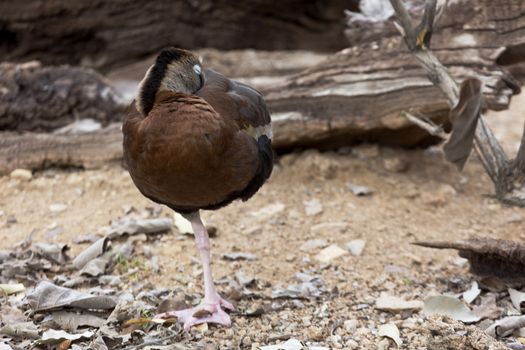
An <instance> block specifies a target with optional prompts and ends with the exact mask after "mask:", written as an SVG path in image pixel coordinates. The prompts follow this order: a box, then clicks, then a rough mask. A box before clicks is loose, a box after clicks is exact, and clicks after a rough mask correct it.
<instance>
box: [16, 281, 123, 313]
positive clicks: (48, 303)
mask: <svg viewBox="0 0 525 350" xmlns="http://www.w3.org/2000/svg"><path fill="white" fill-rule="evenodd" d="M26 301H27V303H28V304H29V306H30V307H31V309H33V311H43V310H50V309H56V308H61V307H66V306H67V307H73V308H79V309H92V310H96V309H103V310H107V309H113V308H114V307H115V306H116V305H117V303H116V301H115V299H113V298H112V297H109V296H106V295H100V296H97V295H91V294H88V293H83V292H78V291H76V290H73V289H69V288H64V287H59V286H56V285H54V284H53V283H51V282H48V281H42V282H40V283H39V284H38V285H37V286H36V287H35V288H34V290H33V291H31V292H30V293H29V294H28V295H27V297H26Z"/></svg>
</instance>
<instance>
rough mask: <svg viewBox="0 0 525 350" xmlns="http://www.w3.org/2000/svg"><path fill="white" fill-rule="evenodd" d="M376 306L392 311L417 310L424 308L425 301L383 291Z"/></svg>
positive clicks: (379, 308) (382, 309) (378, 308)
mask: <svg viewBox="0 0 525 350" xmlns="http://www.w3.org/2000/svg"><path fill="white" fill-rule="evenodd" d="M375 308H376V309H377V310H381V311H390V312H401V311H409V310H413V311H416V310H421V309H422V308H423V302H421V301H419V300H410V301H406V300H404V299H401V298H398V297H395V296H392V295H388V294H386V293H384V292H383V293H381V295H380V296H379V298H377V300H376V304H375Z"/></svg>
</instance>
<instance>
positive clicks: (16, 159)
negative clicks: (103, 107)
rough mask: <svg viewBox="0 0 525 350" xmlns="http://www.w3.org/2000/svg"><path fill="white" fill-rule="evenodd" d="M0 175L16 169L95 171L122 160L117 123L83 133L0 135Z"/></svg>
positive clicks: (119, 132)
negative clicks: (63, 168)
mask: <svg viewBox="0 0 525 350" xmlns="http://www.w3.org/2000/svg"><path fill="white" fill-rule="evenodd" d="M0 135H1V136H0V175H2V174H8V173H9V172H11V171H13V170H14V169H17V168H24V169H33V170H38V169H45V168H50V167H58V168H61V167H79V168H84V169H95V168H100V167H101V166H103V165H105V164H107V163H109V162H113V161H120V160H121V159H122V132H121V131H120V123H114V124H110V125H109V126H108V127H106V128H103V129H101V130H99V131H97V132H93V133H86V134H76V135H71V134H65V135H57V134H53V133H32V132H28V133H22V134H19V133H15V132H2V133H0Z"/></svg>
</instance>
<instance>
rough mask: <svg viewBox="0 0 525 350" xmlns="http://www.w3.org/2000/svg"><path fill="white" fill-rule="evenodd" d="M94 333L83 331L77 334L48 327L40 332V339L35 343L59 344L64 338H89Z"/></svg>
mask: <svg viewBox="0 0 525 350" xmlns="http://www.w3.org/2000/svg"><path fill="white" fill-rule="evenodd" d="M94 334H95V333H93V332H91V331H85V332H83V333H79V334H70V333H68V332H66V331H61V330H55V329H49V330H47V331H45V332H44V334H42V339H40V340H37V342H36V343H37V344H42V345H45V344H59V343H61V342H63V341H64V340H71V341H74V340H79V339H82V338H86V339H89V338H91V337H92V336H93V335H94Z"/></svg>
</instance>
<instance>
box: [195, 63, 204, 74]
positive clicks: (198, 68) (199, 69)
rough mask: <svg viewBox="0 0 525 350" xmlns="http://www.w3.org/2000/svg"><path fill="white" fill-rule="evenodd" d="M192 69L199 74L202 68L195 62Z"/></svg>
mask: <svg viewBox="0 0 525 350" xmlns="http://www.w3.org/2000/svg"><path fill="white" fill-rule="evenodd" d="M193 71H194V72H195V73H197V75H200V74H201V72H202V68H201V66H199V65H198V64H196V65H194V66H193Z"/></svg>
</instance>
